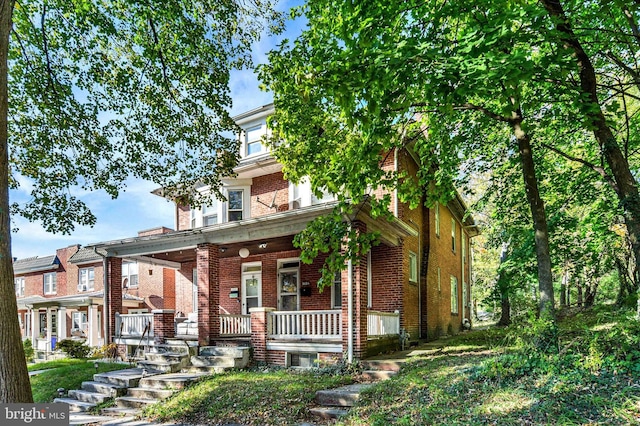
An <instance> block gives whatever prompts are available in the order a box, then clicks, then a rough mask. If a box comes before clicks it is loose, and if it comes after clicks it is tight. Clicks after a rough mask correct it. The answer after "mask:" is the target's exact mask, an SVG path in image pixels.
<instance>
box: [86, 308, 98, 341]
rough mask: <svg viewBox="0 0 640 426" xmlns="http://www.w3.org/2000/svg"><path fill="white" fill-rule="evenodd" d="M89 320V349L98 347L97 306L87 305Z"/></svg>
mask: <svg viewBox="0 0 640 426" xmlns="http://www.w3.org/2000/svg"><path fill="white" fill-rule="evenodd" d="M87 317H88V320H89V327H88V328H89V330H88V331H89V335H88V336H87V344H88V345H89V346H91V347H95V346H98V334H99V333H98V328H99V327H100V324H98V306H97V305H89V312H88V313H87Z"/></svg>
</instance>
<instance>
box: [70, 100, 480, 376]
mask: <svg viewBox="0 0 640 426" xmlns="http://www.w3.org/2000/svg"><path fill="white" fill-rule="evenodd" d="M272 112H273V105H266V106H264V107H261V108H258V109H256V110H253V111H249V112H247V113H244V114H241V115H239V116H237V117H235V119H236V122H237V123H238V125H239V126H240V127H241V128H242V129H243V132H242V134H241V135H240V139H241V141H240V142H241V144H240V146H241V153H240V157H241V160H240V163H239V165H238V166H237V168H236V176H235V177H234V178H229V179H224V180H223V182H222V188H221V191H222V193H223V194H224V195H225V197H226V198H227V201H224V202H223V201H213V202H212V203H211V204H210V205H207V206H202V207H201V208H194V209H191V208H190V207H189V206H186V205H180V204H176V209H175V211H176V214H175V227H176V230H175V231H169V230H166V229H165V230H162V232H148V233H140V234H139V235H138V236H137V237H132V238H129V239H125V240H117V241H106V242H102V243H98V244H95V245H92V246H91V247H89V248H87V249H86V250H90V251H92V252H93V251H97V252H98V253H101V254H102V256H101V259H100V261H101V262H102V267H101V269H100V275H101V276H102V277H104V273H103V271H105V270H106V271H107V274H106V275H107V277H106V279H104V284H103V285H102V286H100V287H99V288H100V290H104V289H106V291H103V292H102V293H101V294H102V295H103V299H102V301H103V304H102V310H100V309H99V310H98V312H105V313H104V314H103V317H102V318H107V319H108V320H107V321H105V322H104V331H103V334H102V335H107V336H110V338H111V339H113V341H115V342H116V343H118V344H120V345H123V347H124V346H125V345H128V346H129V350H130V351H131V348H132V346H133V345H134V344H135V342H136V341H138V342H139V341H140V334H141V332H140V329H141V327H142V324H145V323H150V324H151V326H152V327H151V328H152V333H147V336H148V337H149V335H150V334H151V336H150V337H151V342H150V343H151V344H153V343H154V342H155V343H158V342H163V341H165V340H166V339H170V338H181V339H185V340H190V341H192V342H194V344H195V342H197V344H198V345H200V346H210V345H225V346H226V345H250V346H251V347H252V348H253V357H254V359H255V360H257V361H263V362H267V363H272V364H280V365H309V364H312V363H313V362H315V361H316V360H323V359H338V358H342V357H343V355H344V356H346V357H347V358H348V360H352V359H357V358H364V357H367V356H369V355H371V354H374V353H377V352H379V351H380V350H386V349H388V348H389V347H390V346H391V347H398V346H399V345H400V344H401V343H408V342H409V341H417V340H418V339H431V338H436V337H438V336H439V335H442V334H448V333H457V332H458V331H460V329H461V327H462V322H463V319H464V318H468V319H470V318H471V310H470V277H471V255H470V250H469V242H470V239H471V237H473V236H474V235H476V234H477V232H478V231H477V228H476V226H475V224H474V223H473V219H471V218H470V217H468V216H466V215H465V213H466V207H465V205H464V203H463V202H462V200H461V199H460V198H456V199H455V200H453V201H451V202H450V203H449V204H448V205H446V206H445V205H438V206H436V207H435V208H433V209H427V208H425V207H420V208H416V209H413V210H411V209H409V207H408V206H407V205H404V204H403V203H401V202H399V201H398V200H397V198H396V197H395V194H390V195H391V197H392V209H393V213H394V219H393V220H392V221H388V220H386V219H383V220H380V219H373V218H372V217H371V216H370V215H369V214H368V211H369V210H368V206H367V205H366V204H365V205H362V206H361V208H359V209H357V213H356V214H354V215H353V217H351V218H350V220H351V223H352V225H353V226H357V227H358V228H359V229H361V230H363V231H377V232H379V235H380V244H379V245H378V246H376V247H374V248H373V249H372V250H371V251H370V253H369V254H368V255H367V256H365V257H364V258H362V259H361V260H360V261H359V262H354V263H351V262H350V263H349V264H348V265H347V268H346V269H345V270H344V271H343V272H342V274H341V275H340V276H336V278H335V281H334V283H333V285H332V286H331V288H325V289H324V291H320V290H319V289H318V287H317V285H316V284H317V281H318V279H319V278H320V272H319V270H320V268H321V266H322V264H323V262H324V258H323V257H322V256H320V257H318V258H317V259H316V260H315V261H314V263H312V264H304V263H302V262H301V261H300V250H298V249H296V248H295V247H294V246H293V238H294V236H295V235H296V234H297V233H299V232H300V231H302V230H303V229H304V228H305V227H306V225H307V224H308V223H309V222H310V221H312V220H313V219H315V218H317V217H319V216H321V215H324V214H327V213H329V212H330V211H331V210H332V208H333V207H334V205H335V202H334V201H333V199H332V198H331V197H330V196H325V197H322V198H320V199H318V198H316V197H314V196H313V195H312V193H311V189H310V186H309V184H308V183H305V182H303V183H300V184H298V185H294V184H293V183H291V182H288V181H287V180H285V179H284V178H283V174H282V166H281V164H279V163H278V162H277V161H276V160H275V159H274V158H273V157H272V156H271V155H270V153H269V152H268V151H267V149H266V147H264V146H263V145H262V143H261V137H262V136H263V135H265V134H266V133H267V132H268V129H267V126H266V118H267V117H268V116H269V115H270V114H271V113H272ZM416 158H417V157H414V156H413V155H412V153H410V152H406V151H402V152H398V153H396V155H389V156H388V157H387V161H386V162H385V164H384V165H383V167H386V168H390V169H391V168H393V169H403V168H404V169H406V170H408V171H410V172H414V173H415V171H416V170H417V168H418V164H417V159H416ZM199 190H200V191H202V192H206V191H208V190H209V188H206V187H203V188H199ZM155 193H156V194H157V195H160V196H163V193H162V190H157V191H155ZM376 195H381V194H376ZM132 262H136V265H137V272H138V279H139V280H142V277H145V279H149V281H150V288H151V289H153V291H154V292H155V293H154V294H155V295H156V296H157V297H160V298H161V299H162V303H157V304H155V306H149V302H148V299H149V298H150V296H151V295H150V294H147V293H146V292H139V293H137V294H135V295H133V294H131V293H129V292H127V291H126V290H127V287H126V286H123V282H124V278H123V277H124V276H125V275H126V274H124V275H123V270H126V269H127V268H129V267H130V266H128V265H131V263H132ZM98 266H99V265H96V266H95V267H96V271H97V268H98ZM96 274H97V272H96ZM150 277H152V278H150ZM96 280H97V278H96ZM67 281H69V282H72V281H71V280H69V279H67ZM75 282H76V281H75V280H74V281H73V283H75ZM67 287H68V286H67ZM96 288H98V287H96ZM105 295H106V296H105ZM126 296H129V298H130V297H132V296H135V297H141V298H143V301H138V303H140V305H139V306H138V307H137V308H135V309H142V308H141V307H142V306H143V305H144V306H149V311H148V313H139V312H137V311H135V310H133V309H134V308H129V307H128V306H125V305H126V304H127V303H129V300H130V299H127V297H126ZM105 306H106V309H105ZM132 310H133V313H129V312H132ZM116 313H117V314H116ZM123 313H125V314H123ZM400 336H403V339H400V338H399V337H400Z"/></svg>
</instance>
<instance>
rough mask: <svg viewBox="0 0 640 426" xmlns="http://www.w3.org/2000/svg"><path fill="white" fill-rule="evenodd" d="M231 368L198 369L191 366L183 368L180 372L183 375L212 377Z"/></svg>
mask: <svg viewBox="0 0 640 426" xmlns="http://www.w3.org/2000/svg"><path fill="white" fill-rule="evenodd" d="M230 368H231V367H217V366H212V365H209V366H200V367H196V366H195V365H192V366H190V367H187V368H183V369H182V372H183V373H189V374H202V375H207V376H210V375H213V374H220V373H224V372H225V371H227V370H229V369H230Z"/></svg>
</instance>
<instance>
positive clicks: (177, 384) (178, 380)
mask: <svg viewBox="0 0 640 426" xmlns="http://www.w3.org/2000/svg"><path fill="white" fill-rule="evenodd" d="M203 375H204V374H203V373H167V374H159V375H155V376H150V377H145V378H144V379H142V380H140V383H139V384H138V387H141V388H151V389H182V388H184V387H185V385H187V384H188V383H191V382H193V381H195V380H198V379H199V378H200V377H202V376H203ZM132 387H135V386H132Z"/></svg>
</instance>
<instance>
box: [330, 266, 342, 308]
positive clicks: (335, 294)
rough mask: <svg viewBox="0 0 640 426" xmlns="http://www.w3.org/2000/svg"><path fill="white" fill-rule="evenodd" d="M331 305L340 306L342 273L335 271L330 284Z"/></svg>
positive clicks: (333, 306)
mask: <svg viewBox="0 0 640 426" xmlns="http://www.w3.org/2000/svg"><path fill="white" fill-rule="evenodd" d="M331 307H332V308H341V307H342V274H341V273H340V272H336V274H335V276H334V277H333V285H332V286H331Z"/></svg>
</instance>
